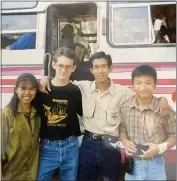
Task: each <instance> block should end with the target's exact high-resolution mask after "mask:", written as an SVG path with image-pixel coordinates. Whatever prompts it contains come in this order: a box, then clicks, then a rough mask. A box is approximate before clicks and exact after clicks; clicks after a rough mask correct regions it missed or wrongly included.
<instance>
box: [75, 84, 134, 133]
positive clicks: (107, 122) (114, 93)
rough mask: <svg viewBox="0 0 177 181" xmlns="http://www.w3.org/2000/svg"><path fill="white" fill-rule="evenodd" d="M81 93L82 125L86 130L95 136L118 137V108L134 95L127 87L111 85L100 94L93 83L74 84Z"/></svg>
mask: <svg viewBox="0 0 177 181" xmlns="http://www.w3.org/2000/svg"><path fill="white" fill-rule="evenodd" d="M74 83H75V84H76V85H78V86H79V88H80V90H81V93H82V103H83V125H84V127H85V129H86V130H88V131H90V132H93V133H97V134H109V135H112V136H118V135H119V132H118V127H119V124H120V108H121V106H122V104H123V103H124V102H125V101H127V100H128V99H129V98H130V97H132V96H133V95H134V93H133V91H132V90H131V89H129V88H127V87H124V86H121V85H118V84H113V83H112V82H111V84H110V87H109V89H108V90H107V91H106V92H104V93H101V92H100V91H99V89H98V88H97V86H96V84H95V81H79V82H77V83H76V81H75V82H74Z"/></svg>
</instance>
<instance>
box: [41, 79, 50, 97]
mask: <svg viewBox="0 0 177 181" xmlns="http://www.w3.org/2000/svg"><path fill="white" fill-rule="evenodd" d="M49 79H50V78H49V76H43V77H42V79H41V81H40V86H39V90H40V91H41V92H43V93H46V94H48V93H49V92H48V91H51V89H50V81H49Z"/></svg>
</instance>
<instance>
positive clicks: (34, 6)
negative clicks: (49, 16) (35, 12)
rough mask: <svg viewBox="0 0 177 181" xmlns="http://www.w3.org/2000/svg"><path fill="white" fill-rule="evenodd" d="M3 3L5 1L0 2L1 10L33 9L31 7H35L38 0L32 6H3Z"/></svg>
mask: <svg viewBox="0 0 177 181" xmlns="http://www.w3.org/2000/svg"><path fill="white" fill-rule="evenodd" d="M7 2H8V1H7ZM32 2H33V1H32ZM3 3H5V1H3V2H1V7H2V8H1V10H3V11H4V10H22V9H33V8H36V7H37V5H38V0H36V2H35V4H34V6H31V7H17V8H3Z"/></svg>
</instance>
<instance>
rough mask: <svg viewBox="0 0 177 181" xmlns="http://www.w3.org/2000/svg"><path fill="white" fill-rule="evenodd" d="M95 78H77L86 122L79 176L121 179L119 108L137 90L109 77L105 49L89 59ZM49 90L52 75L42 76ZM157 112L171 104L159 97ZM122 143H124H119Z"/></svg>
mask: <svg viewBox="0 0 177 181" xmlns="http://www.w3.org/2000/svg"><path fill="white" fill-rule="evenodd" d="M89 64H90V66H91V67H90V69H91V72H92V74H93V75H94V77H95V80H94V81H75V82H74V83H75V84H76V85H78V86H79V88H80V90H81V93H82V101H83V125H84V128H85V134H84V137H83V140H82V144H81V147H80V161H79V175H78V179H79V180H80V181H83V180H91V181H94V180H96V179H97V177H98V176H99V177H100V179H101V180H108V181H110V180H119V177H120V174H121V152H120V147H119V142H118V143H117V141H118V136H119V132H118V128H119V124H120V121H121V120H120V109H121V106H122V104H123V103H124V102H126V101H127V100H129V98H131V97H132V96H133V95H134V93H133V91H132V90H131V89H129V88H127V87H125V86H121V85H116V84H114V83H113V82H112V81H111V79H110V78H109V74H110V72H112V69H113V67H112V58H111V56H110V55H109V54H106V53H105V52H97V53H94V54H93V55H92V56H91V57H90V59H89ZM46 87H47V89H48V91H50V87H51V86H50V84H49V77H48V76H45V77H43V78H42V80H41V91H42V92H46V90H45V88H46ZM159 99H160V103H159V105H157V107H156V108H157V114H159V116H166V114H168V110H169V105H168V102H167V100H166V98H159ZM120 145H121V144H120Z"/></svg>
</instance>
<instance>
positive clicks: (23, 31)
mask: <svg viewBox="0 0 177 181" xmlns="http://www.w3.org/2000/svg"><path fill="white" fill-rule="evenodd" d="M2 15H4V16H5V15H8V16H10V15H12V16H14V15H36V28H35V29H19V30H1V35H3V34H24V33H36V35H37V31H38V13H37V12H35V13H33V12H32V13H15V14H11V13H2ZM36 40H37V36H36ZM36 45H37V41H36V43H35V49H37V47H36ZM2 50H4V49H2Z"/></svg>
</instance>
